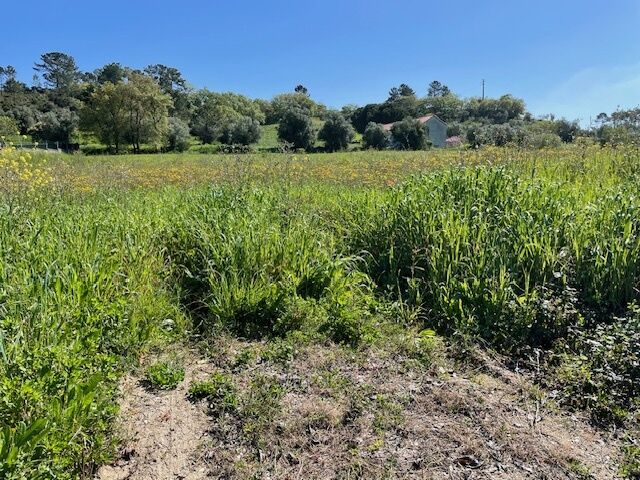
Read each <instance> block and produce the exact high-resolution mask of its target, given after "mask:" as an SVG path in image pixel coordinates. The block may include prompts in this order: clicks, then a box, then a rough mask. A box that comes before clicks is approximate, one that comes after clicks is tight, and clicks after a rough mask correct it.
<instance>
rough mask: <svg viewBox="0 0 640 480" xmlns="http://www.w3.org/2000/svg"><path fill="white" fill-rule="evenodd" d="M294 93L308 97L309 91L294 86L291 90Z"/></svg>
mask: <svg viewBox="0 0 640 480" xmlns="http://www.w3.org/2000/svg"><path fill="white" fill-rule="evenodd" d="M293 90H294V92H296V93H301V94H303V95H309V90H307V87H305V86H304V85H296V88H294V89H293Z"/></svg>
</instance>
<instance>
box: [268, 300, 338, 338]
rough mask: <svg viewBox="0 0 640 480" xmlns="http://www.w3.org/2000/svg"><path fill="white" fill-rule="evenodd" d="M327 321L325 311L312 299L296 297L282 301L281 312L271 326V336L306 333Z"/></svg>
mask: <svg viewBox="0 0 640 480" xmlns="http://www.w3.org/2000/svg"><path fill="white" fill-rule="evenodd" d="M326 319H327V311H326V309H325V308H324V307H323V306H322V305H320V304H319V303H318V301H317V300H316V299H313V298H302V297H298V296H294V297H290V298H287V299H285V300H284V307H283V309H282V312H281V313H280V315H279V316H278V318H277V319H276V321H275V322H274V325H273V334H274V335H275V336H279V337H284V336H286V335H289V334H291V333H292V332H302V331H304V332H307V331H312V330H314V328H317V325H320V324H322V323H324V322H325V321H326Z"/></svg>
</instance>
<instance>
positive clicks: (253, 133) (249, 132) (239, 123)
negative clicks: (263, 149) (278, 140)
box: [222, 116, 260, 145]
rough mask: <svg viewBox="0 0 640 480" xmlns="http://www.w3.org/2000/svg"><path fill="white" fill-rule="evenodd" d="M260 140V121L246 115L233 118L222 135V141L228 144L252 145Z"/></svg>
mask: <svg viewBox="0 0 640 480" xmlns="http://www.w3.org/2000/svg"><path fill="white" fill-rule="evenodd" d="M258 140H260V123H259V122H258V121H257V120H254V119H253V118H251V117H245V116H241V117H238V118H236V119H235V120H233V121H232V122H231V123H230V124H229V125H228V126H227V127H226V128H225V131H224V133H223V135H222V143H225V144H227V145H251V144H252V143H256V142H257V141H258Z"/></svg>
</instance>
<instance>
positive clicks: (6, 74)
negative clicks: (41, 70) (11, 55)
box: [0, 65, 16, 91]
mask: <svg viewBox="0 0 640 480" xmlns="http://www.w3.org/2000/svg"><path fill="white" fill-rule="evenodd" d="M15 80H16V69H15V68H14V67H12V66H11V65H7V66H6V67H0V91H2V90H4V87H5V85H6V84H7V83H11V82H15Z"/></svg>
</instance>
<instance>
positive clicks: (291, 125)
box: [278, 107, 316, 150]
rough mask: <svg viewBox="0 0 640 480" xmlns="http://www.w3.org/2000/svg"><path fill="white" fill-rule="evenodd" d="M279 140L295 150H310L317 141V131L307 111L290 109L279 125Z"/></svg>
mask: <svg viewBox="0 0 640 480" xmlns="http://www.w3.org/2000/svg"><path fill="white" fill-rule="evenodd" d="M278 138H279V139H280V140H282V141H285V142H288V143H291V144H293V146H294V147H295V148H304V149H305V150H308V149H309V148H311V147H312V146H313V144H314V143H315V141H316V131H315V129H314V127H313V122H312V121H311V116H310V115H309V114H308V113H307V111H305V110H302V109H299V108H295V107H294V108H290V109H289V110H287V111H286V112H284V114H283V116H282V118H281V120H280V124H279V125H278Z"/></svg>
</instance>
